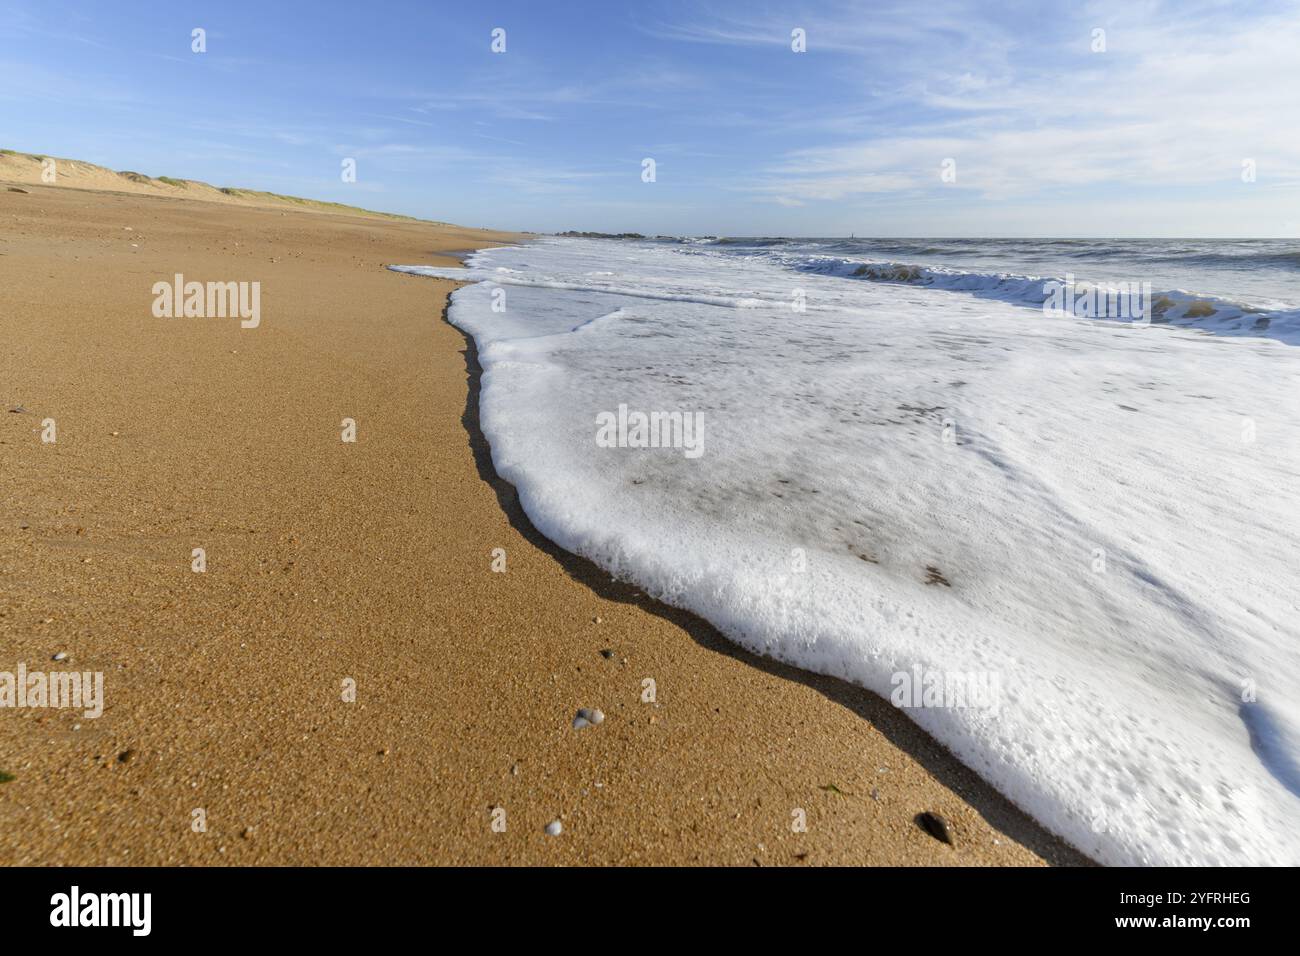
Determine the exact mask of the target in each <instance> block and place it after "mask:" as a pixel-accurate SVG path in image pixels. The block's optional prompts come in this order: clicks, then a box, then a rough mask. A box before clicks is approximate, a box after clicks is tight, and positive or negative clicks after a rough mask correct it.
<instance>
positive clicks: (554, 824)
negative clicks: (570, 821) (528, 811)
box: [546, 820, 564, 836]
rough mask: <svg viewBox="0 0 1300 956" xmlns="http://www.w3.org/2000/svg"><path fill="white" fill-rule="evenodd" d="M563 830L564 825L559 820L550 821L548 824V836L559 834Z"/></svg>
mask: <svg viewBox="0 0 1300 956" xmlns="http://www.w3.org/2000/svg"><path fill="white" fill-rule="evenodd" d="M563 832H564V826H563V824H561V823H560V821H559V820H552V821H551V822H550V823H548V824H546V835H547V836H559V835H560V834H561V833H563Z"/></svg>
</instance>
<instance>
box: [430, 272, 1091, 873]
mask: <svg viewBox="0 0 1300 956" xmlns="http://www.w3.org/2000/svg"><path fill="white" fill-rule="evenodd" d="M471 251H478V250H471ZM463 264H464V263H463V260H462V262H461V265H463ZM463 284H464V283H460V284H458V287H459V285H463ZM450 306H451V294H450V293H449V294H447V295H446V296H445V297H444V302H443V308H442V312H441V320H442V322H443V323H445V324H446V325H447V326H449V327H450V328H452V329H454V330H455V331H456V333H457V334H458V335H460V336H461V338H462V340H463V342H464V355H465V367H466V385H467V389H466V399H465V413H464V415H463V416H462V421H463V422H464V424H465V432H466V435H467V437H468V440H469V442H470V446H471V448H472V449H473V453H474V462H475V466H476V467H477V469H478V473H479V477H480V478H482V480H483V481H484V482H485V483H487V484H488V485H490V486H491V488H492V490H493V492H494V493H495V494H496V497H497V502H498V505H499V507H500V508H501V511H502V513H503V514H505V515H507V516H508V518H509V520H510V523H511V526H512V527H514V528H515V529H516V530H517V531H519V533H520V534H522V535H523V536H524V537H525V538H526V539H527V540H528V541H529V543H530V544H532V545H533V546H534V547H536V548H538V549H539V550H541V551H544V552H545V553H546V554H548V555H549V556H550V557H551V558H552V560H554V561H555V563H556V564H557V565H559V566H560V567H562V568H563V569H564V571H565V573H567V574H568V575H569V576H570V577H571V578H573V579H574V580H575V581H579V582H581V583H582V584H583V585H584V586H586V587H587V588H589V589H591V590H592V591H594V592H595V593H596V594H598V595H599V596H600V597H601V598H603V599H605V600H611V601H616V602H619V603H626V604H631V605H633V606H635V607H637V608H639V609H640V610H642V611H644V612H645V613H647V614H651V615H654V616H656V617H659V618H661V619H663V620H665V621H668V622H671V623H672V624H673V625H674V626H676V627H678V628H680V629H681V630H683V631H685V632H686V633H687V634H689V635H690V636H691V638H692V640H694V641H695V642H696V644H698V645H699V646H700V647H701V648H703V649H705V650H707V651H710V652H714V653H719V654H723V655H726V656H728V657H731V658H733V659H734V660H736V661H739V662H741V663H744V664H745V665H747V666H750V667H753V668H756V669H758V670H760V671H762V672H764V673H768V674H771V675H773V676H777V677H780V678H782V679H784V680H789V681H796V682H798V683H801V684H804V685H805V686H807V687H809V688H812V689H814V690H816V691H817V692H818V693H820V694H822V695H823V696H824V697H825V698H827V699H828V700H831V701H834V702H835V703H837V704H839V705H841V706H843V707H846V708H848V709H850V710H852V711H853V712H855V713H856V714H858V715H859V716H860V717H861V718H862V719H863V720H865V721H867V722H869V723H871V724H872V725H873V726H874V727H875V728H876V729H878V730H880V731H881V732H882V733H883V734H885V735H886V736H887V737H888V738H889V739H890V740H891V741H892V742H894V743H895V744H896V745H898V746H899V747H900V748H902V749H907V750H908V753H909V755H910V756H912V757H913V758H915V759H918V760H919V761H920V762H921V763H922V764H924V765H925V767H926V769H927V770H928V771H929V772H931V773H933V774H935V775H936V776H944V777H947V778H949V779H950V780H952V784H951V785H952V786H953V789H954V790H956V791H957V792H958V793H960V794H961V795H962V797H963V798H964V799H966V800H967V801H968V802H970V803H971V804H972V805H973V806H975V808H976V809H978V811H979V812H980V813H981V814H982V815H984V816H985V817H986V818H989V817H992V818H993V821H996V822H995V826H999V827H1003V828H1007V829H1008V830H1010V831H1014V832H1015V833H1016V837H1017V839H1019V840H1021V841H1022V842H1023V843H1024V844H1025V846H1027V847H1029V848H1031V849H1032V850H1033V851H1034V852H1036V853H1038V854H1039V855H1041V856H1042V857H1043V858H1044V859H1046V860H1048V861H1049V862H1050V863H1053V864H1055V865H1075V866H1095V865H1096V864H1095V862H1094V861H1092V860H1090V859H1088V858H1087V857H1086V856H1085V855H1084V854H1082V853H1080V852H1079V851H1078V850H1077V849H1075V848H1074V847H1073V846H1070V845H1069V844H1068V843H1066V842H1065V841H1064V840H1062V839H1061V838H1060V837H1058V836H1056V835H1055V834H1053V833H1051V832H1050V831H1048V830H1047V829H1046V828H1044V827H1043V826H1042V825H1041V824H1039V823H1038V822H1037V821H1035V820H1033V818H1032V817H1030V816H1029V815H1028V814H1027V813H1025V812H1024V811H1023V810H1021V809H1020V808H1019V807H1017V806H1016V805H1015V804H1014V803H1012V801H1011V800H1010V799H1009V798H1008V797H1006V796H1005V795H1003V794H1002V793H1000V792H999V791H997V790H996V789H995V788H993V787H992V786H991V785H990V784H988V783H986V782H985V781H984V780H983V779H982V778H980V777H979V775H978V774H976V773H975V771H974V770H972V769H971V768H969V767H967V766H966V765H965V764H963V763H961V762H960V760H958V758H957V757H956V756H955V755H954V754H952V752H951V751H949V750H948V749H947V748H946V747H944V746H943V745H942V744H940V743H938V741H936V740H935V739H934V738H933V737H931V736H930V735H929V734H928V733H926V732H925V731H924V730H922V729H921V728H920V727H918V726H917V725H916V724H914V723H913V722H912V721H911V720H909V719H908V718H907V717H906V716H905V715H903V714H902V713H901V712H900V711H899V710H898V709H897V708H895V707H893V705H892V704H890V702H889V701H887V700H885V699H884V698H882V697H880V696H879V695H878V694H874V693H872V692H871V691H869V690H867V689H865V688H863V687H859V686H858V685H856V684H852V683H849V682H848V681H845V680H842V679H840V678H837V677H831V676H827V675H823V674H817V673H815V672H812V671H806V670H803V669H801V668H798V667H794V666H793V665H790V664H786V663H784V662H781V661H777V660H775V659H773V658H768V657H762V656H760V655H757V654H754V653H752V652H751V651H748V650H746V649H745V648H743V647H741V646H739V645H738V644H736V643H734V642H732V641H730V640H728V639H727V638H726V637H725V636H724V635H723V634H722V633H721V632H719V631H718V630H717V628H716V627H714V626H713V625H712V624H711V623H709V622H708V621H707V620H705V619H704V618H702V617H700V616H699V615H697V614H695V613H693V612H691V611H689V610H686V609H684V608H678V607H675V606H673V605H671V604H667V603H665V602H663V601H661V600H658V599H656V598H652V597H649V596H647V595H645V594H644V593H642V592H641V591H640V589H638V588H637V587H636V585H634V584H632V583H630V582H627V581H621V580H616V579H613V578H611V577H610V576H609V573H608V572H607V571H605V570H604V569H603V568H601V567H600V566H599V565H597V564H595V563H594V562H593V561H591V560H589V559H588V558H584V557H582V556H580V555H577V554H574V553H573V552H571V551H567V550H565V549H564V548H562V547H560V546H559V545H558V544H556V543H555V542H553V541H551V540H550V539H549V538H547V537H546V536H545V535H543V534H542V533H541V532H540V531H538V530H537V528H536V526H535V525H533V523H532V521H531V519H530V518H529V517H528V515H527V513H526V512H525V511H524V509H523V506H522V505H521V503H520V501H519V494H518V491H517V490H516V489H515V486H514V485H513V484H512V483H511V482H509V481H507V480H506V479H504V478H502V477H501V476H500V475H498V474H497V472H496V468H495V467H494V465H493V463H492V451H491V446H490V444H489V442H488V440H487V437H486V436H485V435H484V434H483V431H482V428H481V426H480V424H479V411H478V409H479V392H480V388H481V377H482V373H483V369H482V366H481V365H480V364H479V360H478V346H477V344H476V343H475V341H474V337H473V336H472V335H471V334H469V333H468V332H465V331H464V330H462V329H460V328H458V327H457V326H455V325H454V324H453V323H452V321H451V319H450V317H449V314H448V313H449V309H450ZM886 715H888V716H886ZM900 720H901V721H902V722H903V723H904V724H905V727H902V726H899V725H898V724H896V723H895V721H900ZM952 764H956V765H957V767H959V768H960V770H954V768H953V767H952ZM966 775H969V776H970V777H971V778H973V780H974V782H975V783H974V785H972V784H971V781H970V780H962V779H959V778H962V777H965V776H966ZM986 791H987V792H986ZM989 792H991V793H992V798H990V795H989ZM1017 817H1019V818H1021V819H1017ZM991 822H992V821H991ZM1026 822H1027V823H1028V826H1026V825H1025V823H1026ZM1034 831H1038V832H1034ZM1067 861H1068V862H1067Z"/></svg>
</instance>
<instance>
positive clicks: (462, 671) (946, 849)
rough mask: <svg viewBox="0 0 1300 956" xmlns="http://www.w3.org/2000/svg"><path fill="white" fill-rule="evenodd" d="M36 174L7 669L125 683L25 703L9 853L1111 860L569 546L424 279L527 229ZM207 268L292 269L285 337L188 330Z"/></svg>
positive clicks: (35, 857)
mask: <svg viewBox="0 0 1300 956" xmlns="http://www.w3.org/2000/svg"><path fill="white" fill-rule="evenodd" d="M15 185H17V186H18V188H20V189H21V190H23V191H21V192H17V191H11V190H10V189H8V188H6V187H7V184H4V183H0V223H3V229H0V314H2V315H3V316H4V322H3V343H2V347H3V355H4V375H3V379H2V384H0V403H2V405H3V408H0V445H3V448H0V461H2V462H3V477H4V482H3V492H2V493H0V501H2V502H3V507H2V508H0V514H2V520H3V523H4V527H5V533H4V534H3V535H2V536H0V580H2V581H3V587H2V588H0V635H2V636H3V641H2V644H0V646H2V647H3V652H2V657H0V670H14V669H16V668H17V667H18V665H19V664H20V663H25V665H26V667H27V669H28V670H38V669H42V668H45V669H56V668H75V669H77V670H80V671H91V672H102V673H103V675H104V698H105V699H104V710H103V715H102V716H101V717H98V718H86V717H84V716H83V715H82V714H81V713H80V712H73V711H71V710H59V709H53V708H13V709H5V710H3V711H0V771H3V772H4V773H5V774H7V775H9V776H11V777H12V779H10V780H9V781H8V782H6V783H3V784H0V861H3V862H4V863H6V864H96V865H97V864H148V865H174V864H209V865H211V864H271V865H279V864H376V865H387V864H506V863H508V864H730V865H761V866H772V865H809V864H839V865H859V864H886V865H894V864H906V865H911V864H921V865H934V864H937V865H966V864H971V865H986V864H988V865H1038V864H1042V863H1053V864H1078V863H1085V862H1087V861H1086V860H1083V859H1082V858H1081V857H1080V856H1079V855H1078V854H1077V853H1075V852H1074V851H1073V850H1071V849H1070V848H1068V847H1067V846H1065V845H1064V844H1062V843H1061V842H1060V841H1059V840H1057V839H1055V838H1053V837H1052V836H1050V835H1049V834H1047V833H1046V832H1045V831H1043V830H1042V829H1041V828H1040V827H1038V826H1037V825H1036V824H1034V823H1033V822H1032V821H1031V820H1030V819H1029V818H1028V817H1026V816H1025V815H1024V814H1023V813H1021V812H1020V811H1019V810H1017V809H1016V808H1015V807H1014V806H1013V805H1011V804H1010V803H1009V802H1008V801H1007V800H1005V799H1004V798H1002V797H1001V796H999V795H998V794H997V793H996V792H994V791H993V790H992V789H991V788H989V787H988V786H987V785H985V784H984V783H982V782H981V781H980V780H979V779H978V778H977V777H976V776H975V774H973V773H972V772H971V771H969V770H968V769H966V768H964V767H963V766H962V765H961V764H960V763H959V762H958V761H956V760H955V759H954V758H953V757H951V756H950V755H949V754H948V753H947V752H946V751H944V750H943V749H942V748H940V747H939V746H938V745H936V744H935V743H934V742H933V741H932V740H931V739H930V738H929V737H927V736H926V735H925V734H923V733H922V732H920V731H919V730H918V729H916V728H915V727H914V725H912V724H911V723H910V721H909V720H908V719H907V718H906V717H905V716H904V715H903V714H902V713H900V712H899V711H898V710H896V709H895V708H893V707H892V706H890V705H889V703H888V702H887V701H883V700H881V699H880V698H878V697H875V696H874V695H871V694H869V693H867V692H865V691H862V690H860V689H857V688H855V687H853V686H850V685H848V684H845V683H843V682H840V681H837V680H835V679H831V678H823V677H816V676H811V675H808V674H805V673H802V672H799V671H796V670H794V669H792V668H789V667H785V666H783V665H778V664H774V663H771V662H769V661H765V660H761V659H758V658H755V657H754V656H752V655H750V654H747V653H745V652H742V651H739V650H737V649H735V648H734V647H732V646H731V645H730V644H728V643H727V642H726V641H724V640H723V639H721V638H720V637H719V636H718V635H717V633H716V632H715V631H714V630H713V629H712V628H710V627H709V626H708V625H706V624H705V623H703V622H702V621H700V620H698V619H696V618H694V617H691V616H690V615H687V614H684V613H681V612H678V611H675V610H673V609H671V608H667V607H665V606H663V605H661V604H659V603H657V602H654V601H652V600H650V599H648V598H647V597H645V596H644V595H642V594H640V593H638V592H637V591H636V590H635V589H633V588H631V587H628V586H626V585H622V584H618V583H615V582H612V581H611V580H610V579H609V577H608V575H605V574H603V573H602V572H600V571H599V570H598V569H596V568H595V567H594V566H592V565H590V564H589V563H587V562H585V561H583V560H581V559H578V558H575V557H572V556H570V555H568V554H566V553H565V552H562V551H560V550H559V549H558V548H556V547H555V546H553V545H552V544H550V543H549V542H548V541H546V540H545V539H544V538H542V537H541V536H540V535H539V534H538V533H537V532H536V531H535V530H534V529H533V528H532V527H531V525H530V524H529V522H528V520H527V518H526V517H525V516H524V515H523V513H522V511H521V509H520V508H519V506H518V504H517V501H516V498H515V496H514V493H513V490H512V489H511V488H510V486H509V485H507V484H506V483H504V482H502V481H501V480H499V479H498V478H497V477H496V476H495V474H494V472H493V469H492V463H491V457H490V452H489V449H488V448H487V446H486V443H485V442H484V440H483V438H482V436H481V434H480V431H479V428H478V421H477V374H478V363H477V359H476V356H475V351H474V348H473V345H472V343H471V342H469V341H468V340H467V338H466V337H465V336H464V335H463V334H462V333H461V332H459V331H458V330H457V329H456V328H454V327H452V326H451V325H449V324H447V322H446V321H445V320H444V315H443V312H444V306H445V300H446V296H447V295H448V293H449V292H450V291H451V290H452V288H453V284H452V283H451V282H446V281H440V280H432V279H425V278H420V277H415V276H408V275H399V274H396V273H393V272H391V271H389V270H387V269H386V266H387V265H389V264H394V263H408V264H409V263H424V264H432V265H448V264H452V263H454V262H455V258H454V257H453V256H451V255H449V253H451V252H453V251H456V250H465V249H471V248H477V247H483V246H487V245H493V244H505V243H510V242H513V241H517V240H518V238H519V237H515V236H511V235H507V234H502V233H494V232H489V231H484V230H477V229H472V228H461V227H456V226H447V225H442V224H430V223H423V222H418V221H410V220H386V219H381V218H374V217H366V216H361V215H356V214H349V213H345V212H329V211H315V210H312V211H303V210H298V209H292V208H284V207H283V206H277V205H266V206H259V205H255V204H252V203H251V202H239V203H236V202H222V201H220V197H210V198H211V199H212V201H197V200H192V199H186V198H182V197H181V196H180V195H177V196H171V195H146V194H132V193H129V192H123V191H107V190H105V189H102V188H89V189H82V188H74V187H72V186H69V185H43V184H39V183H32V182H30V181H25V182H23V183H22V184H20V185H19V184H17V183H15ZM89 185H92V186H97V187H102V185H103V184H98V183H89ZM110 185H111V184H110ZM176 273H181V274H183V275H184V276H185V277H186V278H187V279H194V280H198V281H208V280H215V281H223V282H224V281H238V282H244V281H247V282H260V284H261V315H260V323H259V324H258V326H257V327H256V328H241V326H240V322H239V321H238V319H236V318H157V317H155V315H154V314H153V313H152V311H151V306H152V303H153V301H154V295H153V293H152V292H151V289H152V287H153V286H154V284H155V283H157V282H159V281H164V282H169V281H171V280H172V277H173V276H174V275H175V274H176ZM47 419H53V420H54V422H55V428H56V436H57V437H56V440H55V441H54V442H47V441H42V434H43V432H44V431H45V427H44V424H43V423H44V422H45V421H46V420H47ZM345 419H352V420H353V421H354V422H355V426H356V441H355V442H345V441H343V440H341V435H342V432H343V430H344V420H345ZM196 548H202V549H203V550H204V554H205V558H206V570H205V571H204V572H202V573H196V572H195V571H194V570H193V569H192V562H193V560H194V558H193V553H194V549H196ZM494 549H504V552H505V562H506V570H505V572H504V573H499V572H496V571H494V570H493V567H492V565H493V560H494V558H493V554H494ZM58 654H64V655H66V658H65V659H63V660H61V661H58V662H55V661H54V660H53V658H54V656H55V655H58ZM647 678H650V679H652V680H653V682H654V687H655V701H654V702H653V703H650V702H643V700H642V696H643V688H644V687H645V684H644V681H645V680H646V679H647ZM349 682H355V700H345V699H344V698H345V696H347V692H348V688H349V687H350V686H351V685H350V684H349ZM582 707H586V708H599V709H601V710H602V711H603V713H604V714H605V720H604V721H603V722H602V723H601V724H600V725H599V726H593V727H588V728H586V729H581V730H575V729H573V727H572V726H571V722H572V720H573V718H574V714H575V712H576V711H577V709H578V708H582ZM502 810H503V811H504V813H502V812H500V811H502ZM196 811H201V813H197V814H196ZM494 811H495V812H494ZM924 812H930V813H933V814H936V815H938V816H940V817H942V818H943V819H944V820H946V821H947V824H948V827H949V830H950V833H951V838H952V843H951V845H949V844H947V843H944V842H940V841H939V840H938V839H936V838H934V837H933V836H931V835H929V834H927V833H926V832H925V831H924V830H923V829H922V828H921V827H920V826H918V825H917V823H916V822H915V818H916V817H917V815H918V814H921V813H924ZM200 820H201V821H202V823H203V828H202V829H200V828H198V826H197V821H200ZM556 820H558V821H560V822H561V823H562V827H563V832H562V833H561V834H560V835H558V836H549V835H547V834H546V833H545V832H544V828H545V827H546V826H547V824H549V823H551V822H552V821H556ZM803 821H806V827H805V828H802V829H800V828H798V827H797V826H796V825H797V824H798V823H799V822H803ZM502 823H504V832H502ZM494 824H496V826H494Z"/></svg>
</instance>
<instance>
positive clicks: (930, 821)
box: [916, 810, 952, 846]
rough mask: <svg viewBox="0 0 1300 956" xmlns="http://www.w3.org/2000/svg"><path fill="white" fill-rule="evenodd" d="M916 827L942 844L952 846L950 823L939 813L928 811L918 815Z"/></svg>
mask: <svg viewBox="0 0 1300 956" xmlns="http://www.w3.org/2000/svg"><path fill="white" fill-rule="evenodd" d="M916 825H917V826H919V827H920V828H921V829H922V830H924V831H925V832H926V833H928V834H930V836H932V837H934V838H935V839H936V840H938V841H939V842H940V843H946V844H948V845H949V846H952V834H951V833H950V832H949V831H948V823H947V821H946V820H944V818H943V817H941V816H939V815H938V814H937V813H931V812H930V811H928V810H927V811H925V812H924V813H918V814H917V815H916Z"/></svg>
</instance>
